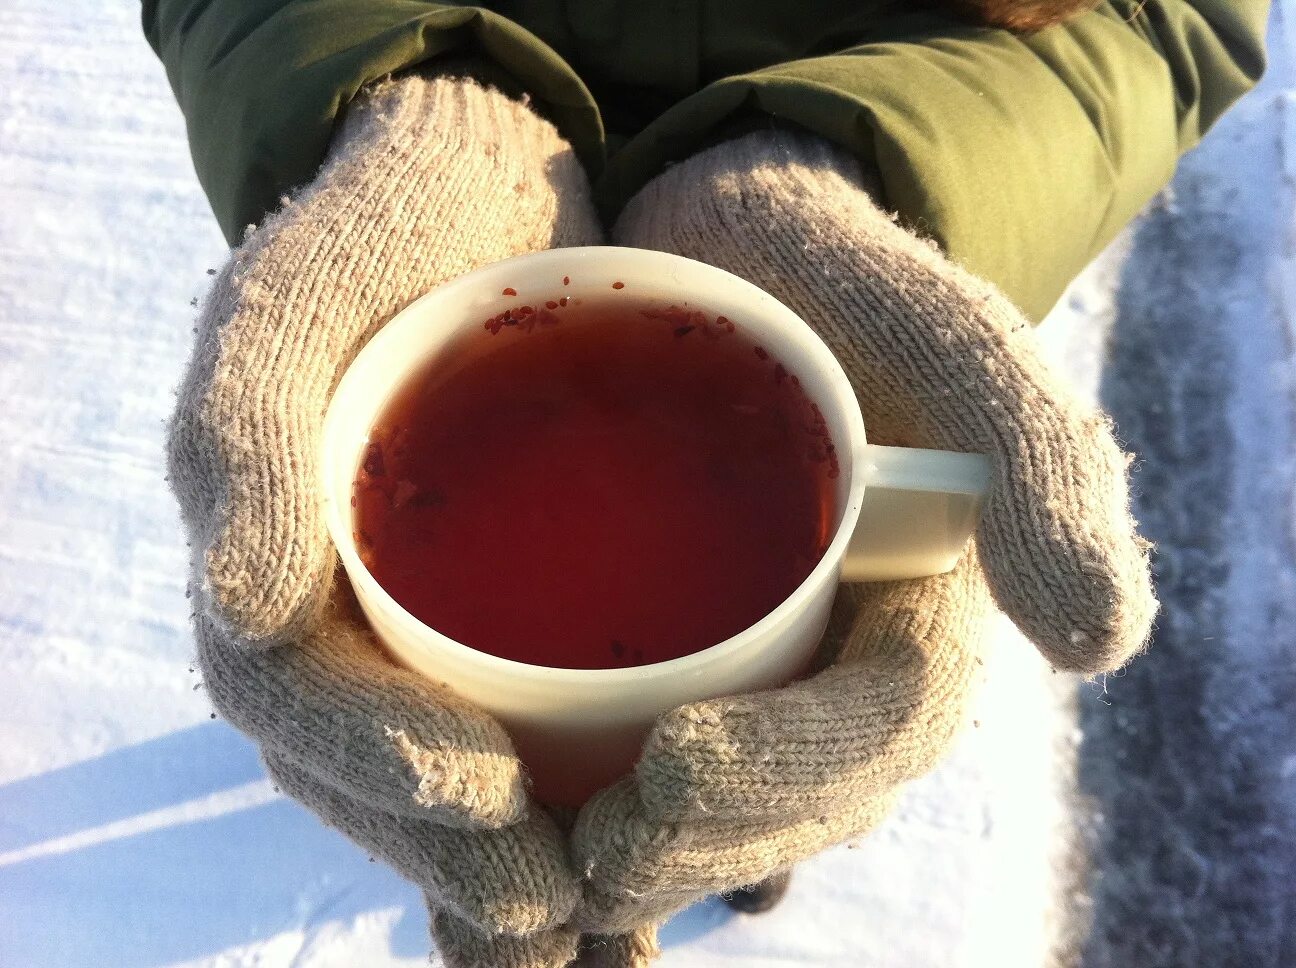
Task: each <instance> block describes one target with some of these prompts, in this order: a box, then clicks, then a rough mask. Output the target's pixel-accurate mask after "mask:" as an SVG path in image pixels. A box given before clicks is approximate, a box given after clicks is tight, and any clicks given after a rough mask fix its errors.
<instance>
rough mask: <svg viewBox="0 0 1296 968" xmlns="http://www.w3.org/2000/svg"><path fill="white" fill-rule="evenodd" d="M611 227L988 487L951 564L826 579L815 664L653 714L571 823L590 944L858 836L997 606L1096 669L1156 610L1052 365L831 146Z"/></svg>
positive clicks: (704, 164)
mask: <svg viewBox="0 0 1296 968" xmlns="http://www.w3.org/2000/svg"><path fill="white" fill-rule="evenodd" d="M995 230H1000V227H994V226H988V227H987V231H995ZM1002 230H1004V231H1010V230H1011V227H1010V226H1004V227H1002ZM616 236H617V241H618V242H619V243H622V244H625V245H632V246H637V247H641V248H650V249H661V250H664V251H669V252H674V253H678V254H680V255H685V256H689V257H691V258H695V259H699V260H702V261H705V262H709V263H711V264H713V265H717V266H719V267H721V268H724V269H727V270H729V271H731V272H733V273H735V274H737V275H739V276H742V277H744V278H746V279H749V280H751V281H752V282H754V283H755V284H756V285H758V286H760V287H762V288H763V289H765V290H767V291H768V292H770V293H772V294H773V295H774V296H776V297H777V298H779V299H780V300H781V301H783V302H784V303H786V304H787V305H788V306H790V307H791V308H792V309H793V310H795V311H796V312H797V313H798V314H799V315H800V316H801V317H802V318H804V319H805V320H806V321H807V322H808V323H809V324H810V325H811V326H812V327H813V328H814V329H815V330H816V331H817V332H818V333H819V334H820V335H821V336H822V337H823V338H824V340H825V341H826V342H827V343H828V345H829V346H830V347H831V348H832V350H833V351H834V353H835V354H836V355H837V358H838V359H839V360H840V361H841V363H842V366H843V367H844V368H845V370H846V371H847V373H848V375H849V376H850V378H851V381H852V383H853V385H854V388H855V391H856V394H857V396H858V398H859V401H860V404H861V407H862V409H863V412H864V419H865V425H866V427H867V429H868V434H869V439H870V440H872V441H874V442H876V443H882V444H898V445H912V446H920V447H934V448H942V449H948V450H960V451H971V452H978V453H984V454H988V455H990V457H991V459H992V462H993V480H992V485H991V491H990V494H989V496H988V498H987V501H986V503H985V508H984V512H983V515H982V519H981V522H980V525H979V528H978V531H977V536H976V541H975V543H974V547H970V548H969V550H968V552H967V554H966V555H965V557H964V559H963V561H962V562H961V563H960V564H959V565H958V567H957V568H956V569H955V570H954V571H953V572H951V573H950V574H947V575H940V576H937V577H933V578H927V579H923V580H919V581H911V582H894V583H887V584H877V585H861V586H855V587H846V588H843V589H842V590H841V592H840V593H839V596H838V601H837V603H836V606H835V609H834V614H833V619H832V623H831V624H830V629H829V633H828V635H827V636H826V638H825V643H824V651H825V655H826V656H827V657H829V658H830V659H831V660H832V661H831V665H830V666H829V667H828V668H827V669H826V670H825V671H823V672H820V673H819V674H818V675H816V676H814V677H813V678H810V679H808V680H805V681H802V682H798V683H796V684H794V685H791V686H788V687H786V688H784V689H780V690H775V691H771V692H765V693H759V694H752V695H745V696H736V697H730V698H724V699H716V700H712V701H708V702H699V703H692V704H690V705H687V706H684V707H681V708H680V709H677V710H675V711H673V712H671V713H668V714H666V715H664V716H663V717H661V719H660V720H659V721H658V723H657V724H656V727H655V728H654V730H653V732H652V734H651V736H650V737H649V739H648V741H647V743H646V745H645V747H644V751H643V755H642V758H641V759H640V761H639V764H638V766H637V769H636V772H635V775H634V776H633V777H632V778H629V779H627V780H625V781H623V782H621V783H619V784H618V785H616V786H614V787H612V788H610V789H608V790H606V791H603V792H602V793H600V794H598V795H596V796H595V798H594V799H592V800H591V801H590V802H589V803H588V804H587V805H586V807H585V808H584V810H583V811H582V814H581V816H580V817H579V819H578V821H577V825H576V828H575V830H574V832H573V851H574V855H575V859H576V863H577V866H578V867H579V868H580V872H581V874H582V875H583V876H584V878H585V892H584V893H585V899H584V902H583V904H582V907H581V909H580V911H579V912H578V915H577V920H578V923H579V924H580V925H581V926H582V927H583V928H585V929H587V930H591V931H595V930H596V931H604V932H618V931H630V930H632V929H634V928H635V927H636V926H639V925H642V924H646V923H653V922H656V921H659V920H661V919H663V918H665V917H667V916H668V915H670V914H671V913H673V912H674V911H675V910H677V909H679V908H680V907H682V906H684V905H685V904H688V903H690V902H691V901H693V900H695V899H697V898H698V897H701V896H703V895H706V894H710V893H714V892H717V891H725V890H728V889H732V888H735V887H738V886H740V885H744V884H751V883H755V882H757V881H760V880H761V879H763V878H765V877H766V876H768V875H769V874H771V873H773V872H775V871H777V870H780V869H783V868H786V867H787V866H788V865H790V864H792V863H794V862H796V861H799V860H801V859H803V858H805V857H808V856H810V855H811V854H814V853H815V852H817V851H819V850H821V849H822V848H824V847H827V846H829V845H831V844H835V843H838V842H840V841H843V840H846V839H849V838H851V837H854V836H856V835H858V834H861V833H863V832H865V831H867V830H869V829H870V828H871V827H873V826H874V825H875V824H876V823H877V822H878V821H879V820H880V819H881V818H882V817H883V816H884V814H885V813H886V811H887V808H888V806H889V805H890V803H891V801H892V799H893V797H894V794H895V791H896V789H897V787H898V786H900V785H901V784H903V783H904V782H905V781H907V780H910V779H912V778H914V777H917V776H919V775H921V774H922V773H924V772H926V771H927V770H928V769H930V768H931V766H932V765H933V764H934V763H935V762H936V760H937V759H938V758H939V757H940V756H941V755H942V754H943V753H944V751H945V750H946V749H947V747H948V746H949V744H950V742H951V739H952V738H953V737H954V735H955V734H956V732H957V731H958V729H959V727H960V725H961V722H962V716H963V711H964V708H965V705H966V701H967V696H968V692H969V687H970V684H971V682H972V679H973V673H974V670H975V669H976V667H977V665H978V663H979V661H980V660H979V653H980V651H981V648H982V643H983V637H984V631H985V624H986V618H987V616H988V614H989V612H990V609H991V607H992V605H991V603H992V601H993V602H994V603H997V604H998V606H999V607H1000V608H1002V609H1003V610H1004V611H1005V612H1006V613H1007V614H1008V616H1009V617H1010V618H1012V619H1013V621H1014V622H1016V624H1017V625H1018V626H1019V627H1020V629H1021V630H1022V632H1023V633H1025V635H1026V636H1027V637H1028V638H1029V639H1030V640H1031V641H1032V642H1033V643H1034V644H1035V645H1036V647H1037V648H1038V649H1039V650H1040V652H1041V653H1042V654H1043V655H1044V656H1045V658H1046V659H1047V660H1048V661H1049V662H1051V663H1053V664H1054V666H1056V667H1058V668H1064V669H1069V670H1076V671H1081V672H1087V673H1092V672H1098V671H1101V670H1107V669H1114V668H1116V667H1117V666H1120V665H1121V664H1123V663H1124V662H1125V661H1126V660H1128V659H1129V658H1130V657H1131V656H1132V655H1133V654H1134V653H1135V652H1136V651H1137V650H1138V649H1139V648H1140V647H1141V646H1142V645H1143V643H1144V641H1145V639H1146V637H1147V635H1148V632H1149V629H1150V625H1151V622H1152V618H1153V615H1154V613H1155V610H1156V603H1155V600H1154V598H1153V594H1152V589H1151V583H1150V578H1149V571H1148V563H1147V547H1146V544H1145V543H1144V542H1143V541H1142V540H1141V539H1140V538H1139V537H1138V535H1137V534H1136V532H1135V526H1134V522H1133V520H1132V518H1131V516H1130V514H1129V510H1128V493H1127V483H1126V466H1127V461H1126V456H1125V455H1124V454H1123V453H1122V452H1121V450H1120V448H1119V446H1118V445H1117V443H1116V441H1115V440H1114V438H1113V436H1112V433H1111V429H1110V427H1109V424H1108V422H1107V420H1106V419H1104V417H1103V416H1102V415H1101V414H1099V413H1097V412H1094V411H1093V410H1092V409H1090V408H1089V407H1088V406H1086V405H1085V404H1083V403H1082V402H1080V401H1079V400H1078V399H1077V398H1075V397H1074V396H1073V395H1072V394H1071V393H1069V392H1068V390H1067V388H1066V387H1065V386H1064V385H1063V383H1062V382H1061V381H1059V380H1058V379H1057V378H1056V377H1054V376H1053V375H1051V374H1050V373H1049V371H1048V369H1047V368H1046V367H1045V365H1044V364H1043V362H1042V361H1041V360H1040V358H1039V356H1038V355H1037V352H1036V349H1035V346H1034V337H1033V335H1032V333H1031V331H1030V327H1029V325H1028V324H1027V322H1026V320H1025V319H1023V318H1022V316H1021V315H1020V314H1019V313H1018V312H1017V311H1016V310H1015V309H1014V307H1013V306H1012V305H1011V304H1010V303H1009V301H1008V300H1007V299H1006V298H1005V297H1004V296H1003V295H1002V294H1001V293H999V292H998V291H997V290H995V288H994V287H993V286H991V285H989V284H988V283H986V282H984V281H982V280H979V279H977V278H976V277H974V276H972V275H971V274H970V273H968V272H966V271H964V270H963V269H961V268H960V267H958V266H956V265H954V264H952V263H951V262H950V261H948V260H947V259H945V258H944V257H943V256H942V255H941V254H940V253H939V252H938V251H937V250H936V249H935V247H933V246H932V245H930V244H928V243H926V242H924V241H922V240H920V239H918V238H917V237H916V236H914V235H912V234H911V233H909V232H908V231H906V230H905V229H903V228H901V227H900V226H898V225H897V224H895V223H894V222H893V221H892V220H891V219H890V218H888V217H887V216H886V215H885V214H884V213H883V212H882V211H881V210H879V209H878V207H877V206H876V205H875V204H874V202H873V200H872V199H871V198H870V196H869V194H868V193H867V191H865V189H864V187H863V184H862V182H861V179H860V176H859V172H858V166H857V164H856V163H855V162H854V161H853V160H852V159H850V158H849V157H847V156H846V155H844V154H843V153H842V152H840V151H838V150H836V149H834V148H832V147H830V146H829V145H827V144H826V143H824V142H822V141H819V140H817V139H813V138H810V137H809V136H794V135H790V134H772V133H767V134H759V135H752V136H748V137H746V138H743V139H741V140H739V141H734V142H729V143H725V144H722V145H719V146H718V147H716V148H713V149H710V150H708V151H706V152H705V153H703V154H700V155H698V156H696V157H694V158H692V159H690V160H689V161H687V162H684V163H682V164H680V165H677V166H675V167H674V168H671V169H670V170H668V171H667V172H666V173H664V174H663V175H661V176H659V177H658V178H657V179H656V180H655V181H654V182H653V183H651V184H650V185H649V186H647V187H646V188H645V189H644V190H643V191H642V192H641V193H640V195H639V196H638V197H637V198H636V199H635V200H634V201H633V202H632V203H631V204H630V206H629V207H628V208H627V210H626V212H625V213H624V214H623V216H622V218H621V220H620V222H619V224H618V226H617V230H616Z"/></svg>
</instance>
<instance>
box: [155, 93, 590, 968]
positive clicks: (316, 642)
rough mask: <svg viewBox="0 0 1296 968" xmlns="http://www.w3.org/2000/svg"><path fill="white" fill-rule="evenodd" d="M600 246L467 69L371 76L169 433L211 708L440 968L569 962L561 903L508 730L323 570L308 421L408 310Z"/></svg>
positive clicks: (237, 277)
mask: <svg viewBox="0 0 1296 968" xmlns="http://www.w3.org/2000/svg"><path fill="white" fill-rule="evenodd" d="M600 236H601V232H600V229H599V228H598V224H597V221H596V219H595V216H594V214H593V208H592V206H591V203H590V200H589V192H588V187H587V185H586V182H585V176H584V174H583V172H582V171H581V170H580V167H579V164H578V163H577V161H576V159H575V157H574V156H573V154H572V151H571V149H570V147H569V146H568V145H567V144H566V143H565V142H564V141H563V140H562V139H561V138H560V137H559V136H558V134H557V132H556V131H555V130H554V128H553V127H552V126H551V125H550V124H548V123H547V122H545V121H542V120H541V119H540V118H538V117H537V116H536V115H535V114H534V113H532V111H531V110H530V109H529V108H527V107H526V106H525V105H523V104H521V103H518V102H515V101H512V100H510V99H509V98H507V97H505V96H504V95H502V94H500V93H499V92H498V91H494V90H489V89H486V88H483V87H480V86H478V85H477V84H475V83H473V82H471V81H467V80H462V79H449V78H441V79H426V78H421V77H407V78H403V79H400V80H397V81H392V82H387V83H385V84H384V85H381V86H379V87H378V88H376V89H375V90H373V91H371V92H369V93H367V94H366V95H363V96H362V97H361V98H359V99H358V100H357V101H356V103H355V104H354V105H353V106H352V107H351V109H350V112H349V114H348V117H347V119H346V121H345V122H344V124H343V125H342V126H341V128H340V131H339V133H338V135H337V137H336V139H335V141H334V144H333V147H332V150H331V152H330V154H329V157H328V160H327V161H326V162H325V164H324V166H323V167H322V169H321V171H320V173H319V175H318V177H317V178H316V179H315V181H314V182H313V183H312V184H311V185H310V186H308V187H307V188H306V189H304V190H303V191H302V192H301V193H300V195H298V196H297V197H296V198H294V199H292V200H285V203H284V206H283V209H282V211H280V212H279V213H278V214H276V215H274V216H272V217H271V218H269V219H268V220H267V221H266V223H265V224H264V225H263V226H262V227H260V228H259V229H257V230H256V231H254V232H250V233H249V235H248V236H247V239H246V241H245V242H244V243H243V244H242V245H241V246H240V247H239V248H238V249H236V250H235V251H234V252H233V254H232V256H231V258H230V260H229V262H228V264H226V266H225V267H224V269H223V270H222V271H221V273H220V275H219V277H218V278H217V279H216V280H215V285H214V287H213V290H212V292H211V294H210V295H209V296H208V298H207V301H206V303H205V305H204V307H203V309H202V312H201V317H200V319H199V324H198V328H197V331H196V332H197V339H196V346H195V349H194V354H193V357H192V360H191V362H190V366H189V369H188V372H187V375H186V376H185V379H184V382H183V385H182V387H181V390H180V394H179V402H178V405H177V409H176V412H175V415H174V418H173V421H172V426H171V432H170V440H169V464H170V479H171V483H172V486H173V488H174V489H175V492H176V495H177V497H178V499H179V502H180V506H181V511H182V514H183V516H184V519H185V523H186V526H187V530H188V532H189V537H190V543H191V547H192V550H193V574H194V579H193V583H192V584H193V595H194V597H195V599H196V601H195V616H194V619H195V626H196V631H197V640H198V656H199V662H200V663H201V666H202V672H203V676H204V679H205V682H206V686H207V690H208V692H209V693H210V695H211V699H212V702H213V704H214V705H215V707H216V709H217V710H218V711H219V712H220V713H221V714H222V715H223V716H224V717H225V718H226V719H228V720H229V721H230V722H231V723H232V724H234V725H235V726H236V727H238V728H239V729H240V730H242V731H243V732H245V733H247V734H248V735H249V736H250V737H252V738H253V739H254V740H255V741H256V742H257V743H258V744H259V745H260V747H261V751H262V755H263V758H264V760H265V764H266V766H267V768H268V769H269V771H270V773H271V776H272V777H273V778H274V780H275V781H276V783H277V784H278V786H279V787H280V788H281V789H282V790H283V791H284V792H285V793H287V794H288V795H290V796H292V797H294V798H296V799H297V800H299V801H300V802H301V803H303V804H304V805H306V806H307V807H309V808H310V809H311V810H313V811H314V812H315V813H317V814H318V815H319V816H320V817H321V818H322V819H323V820H324V821H325V822H326V823H328V824H330V825H332V826H334V827H336V828H338V829H339V830H341V831H342V832H343V833H345V834H346V835H347V836H349V837H351V838H352V839H353V840H355V841H356V842H357V843H359V844H360V845H361V846H363V847H364V848H365V849H367V850H368V851H369V852H370V853H372V854H373V855H375V856H376V857H380V858H382V859H383V860H385V861H387V862H388V863H390V864H391V865H392V866H394V867H395V868H396V869H397V870H398V871H400V872H401V873H402V874H404V875H405V876H406V877H408V878H410V879H411V880H412V881H414V882H415V883H416V884H417V885H418V886H419V887H421V888H422V889H423V891H424V892H425V894H426V897H427V901H428V904H429V907H430V909H431V912H432V917H433V931H434V934H435V935H436V936H437V939H438V941H439V943H440V947H441V949H442V954H443V956H444V958H445V960H446V962H447V963H448V964H450V965H452V966H460V965H462V966H490V968H557V966H561V965H566V964H567V963H568V962H569V961H570V960H571V958H572V957H573V956H574V954H575V950H576V943H577V935H576V932H575V931H574V929H572V928H571V927H568V926H566V925H567V922H568V920H569V917H570V915H571V913H572V910H573V907H574V905H575V904H576V901H577V899H578V896H579V887H578V884H577V881H576V879H575V877H574V876H573V873H572V871H571V869H570V865H569V861H568V856H567V850H566V844H565V842H564V840H563V838H562V837H561V836H560V834H559V832H558V830H557V829H556V828H555V826H554V824H553V822H552V821H551V820H550V819H549V817H548V816H547V815H545V814H544V813H543V812H541V811H540V810H538V809H537V808H536V807H535V806H534V805H533V804H532V803H531V802H530V801H529V799H528V796H527V791H526V786H525V780H524V776H523V771H522V768H521V766H520V764H519V762H518V760H517V757H516V755H515V754H514V751H513V748H512V745H511V743H510V742H509V739H508V737H507V736H506V735H505V733H504V731H503V730H502V729H501V728H500V726H499V725H498V724H497V723H495V722H494V721H493V720H491V719H490V718H489V717H487V716H486V715H484V714H483V713H481V712H479V711H478V710H476V709H475V708H473V707H472V706H470V705H469V704H467V703H465V702H463V701H462V700H460V699H458V698H456V697H455V696H454V695H453V694H452V693H451V692H450V691H449V690H447V689H445V688H442V687H441V686H439V685H437V684H434V683H432V682H429V681H427V680H426V679H424V678H423V677H421V676H419V675H416V674H414V673H412V672H409V671H407V670H404V669H402V668H398V667H397V666H395V665H394V664H393V663H392V662H391V661H390V660H389V659H388V658H387V657H386V656H385V654H384V653H383V652H382V650H381V648H380V646H379V645H378V643H377V642H376V640H375V639H374V636H373V634H372V633H371V632H370V631H369V630H368V627H367V626H366V624H365V623H364V621H363V619H362V617H361V616H360V615H359V614H358V609H357V608H356V607H355V603H354V600H353V599H352V597H351V594H350V588H349V586H348V585H347V583H346V581H345V578H343V577H341V576H335V574H334V573H335V571H336V570H337V569H336V554H335V551H334V549H333V546H332V544H331V542H330V540H329V537H328V534H327V532H326V529H325V525H324V522H323V516H322V513H321V509H320V504H319V487H318V483H317V480H316V472H315V460H316V451H317V447H318V443H319V436H320V428H321V424H322V421H323V416H324V412H325V409H326V406H327V404H328V400H329V396H330V394H331V393H332V391H333V388H334V387H335V385H336V383H337V381H338V379H339V377H340V376H341V373H342V371H343V370H344V369H345V367H346V365H347V363H348V362H349V361H350V360H351V359H352V358H353V357H354V355H355V353H356V352H357V351H358V350H359V349H360V347H361V346H362V345H363V343H364V342H365V340H366V339H367V338H368V337H370V336H371V335H372V334H373V333H374V332H375V331H376V330H377V329H378V328H379V327H381V326H382V324H383V323H385V322H386V321H387V320H388V319H390V318H391V316H392V315H394V314H395V313H396V312H397V311H398V310H400V309H401V308H402V307H403V306H404V305H405V304H406V303H408V302H409V301H410V300H412V299H413V298H415V297H417V296H419V295H420V294H422V293H423V292H425V291H427V290H428V289H431V288H432V287H434V286H436V285H437V284H439V283H440V282H442V281H445V280H447V279H450V278H453V277H455V276H458V275H461V274H462V273H464V272H467V271H469V270H472V269H474V268H477V267H478V266H481V265H485V264H487V263H491V262H495V261H498V260H500V259H504V258H508V257H510V256H513V255H519V254H521V253H525V252H531V251H536V250H540V249H546V248H551V247H556V246H567V245H583V244H590V243H597V242H598V241H599V240H600Z"/></svg>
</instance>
